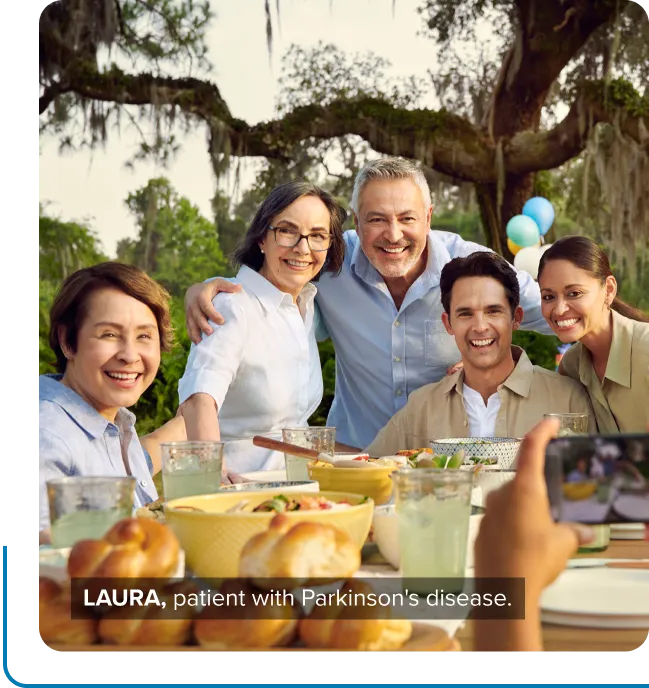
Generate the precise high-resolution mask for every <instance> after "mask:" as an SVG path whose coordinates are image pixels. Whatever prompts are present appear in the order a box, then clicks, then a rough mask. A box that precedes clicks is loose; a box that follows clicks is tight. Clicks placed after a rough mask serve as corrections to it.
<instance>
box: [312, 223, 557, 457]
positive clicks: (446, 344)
mask: <svg viewBox="0 0 649 688" xmlns="http://www.w3.org/2000/svg"><path fill="white" fill-rule="evenodd" d="M488 250H489V249H487V248H485V247H484V246H480V245H479V244H475V243H473V242H470V241H465V240H464V239H462V237H460V236H459V235H458V234H453V233H451V232H442V231H437V230H431V231H430V232H429V235H428V262H427V265H426V269H425V271H424V272H423V273H422V274H421V275H420V276H419V277H418V278H417V280H416V281H415V282H414V284H413V285H412V286H411V287H410V289H409V290H408V293H407V294H406V297H405V299H404V301H403V303H402V304H401V308H399V309H397V308H396V306H395V304H394V301H393V300H392V297H391V296H390V292H389V291H388V288H387V286H386V284H385V282H384V280H383V278H382V277H381V275H380V273H379V272H378V271H377V270H376V268H375V267H374V266H373V265H372V264H371V263H370V261H369V260H368V259H367V256H366V255H365V254H364V253H363V251H362V250H361V245H360V241H359V239H358V236H357V234H356V232H355V231H353V230H352V231H348V232H345V263H344V266H343V269H342V272H341V273H340V275H338V276H336V277H333V276H331V275H330V274H329V273H326V274H324V275H322V277H321V278H320V280H319V281H318V295H317V296H316V304H317V306H318V308H317V311H319V317H318V320H319V323H318V331H317V334H318V339H326V338H327V337H328V336H331V339H332V340H333V343H334V347H335V350H336V396H335V398H334V401H333V404H332V406H331V411H330V413H329V418H328V419H327V424H328V425H333V426H335V427H336V440H337V441H339V442H343V443H344V444H349V445H351V446H355V447H366V446H368V445H369V444H370V443H371V442H372V440H373V439H374V437H375V436H376V435H377V433H378V431H379V430H380V429H381V428H382V427H383V426H384V425H385V424H386V423H387V422H388V420H390V418H391V417H392V416H393V415H394V414H395V413H396V412H397V411H399V409H401V408H403V406H405V404H406V401H407V399H408V395H409V394H410V393H411V392H413V391H414V390H415V389H418V388H419V387H421V386H422V385H425V384H428V383H430V382H437V381H438V380H441V379H442V377H444V375H445V374H446V370H447V368H448V367H449V366H451V365H453V364H455V363H457V362H458V361H459V360H460V352H459V350H458V348H457V346H456V345H455V340H454V338H453V337H452V336H451V335H449V334H447V332H446V330H445V329H444V325H443V323H442V320H441V316H442V312H443V308H442V302H441V293H440V288H439V282H440V276H441V272H442V268H443V267H444V265H446V263H448V262H449V261H450V260H451V259H452V258H457V257H460V256H467V255H469V254H471V253H473V252H475V251H488ZM518 280H519V283H520V290H521V300H520V303H521V306H522V308H523V310H524V311H525V316H524V320H523V324H522V327H523V328H524V329H528V330H536V331H537V332H542V333H544V334H552V331H551V330H550V327H549V326H548V325H547V323H546V322H545V320H544V319H543V316H542V313H541V295H540V291H539V286H538V284H537V283H536V282H535V281H534V280H533V279H532V277H531V276H530V275H529V274H527V273H526V272H518Z"/></svg>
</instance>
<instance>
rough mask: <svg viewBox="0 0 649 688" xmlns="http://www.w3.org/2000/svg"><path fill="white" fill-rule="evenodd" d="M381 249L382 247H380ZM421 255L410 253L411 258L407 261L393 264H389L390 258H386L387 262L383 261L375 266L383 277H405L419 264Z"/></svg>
mask: <svg viewBox="0 0 649 688" xmlns="http://www.w3.org/2000/svg"><path fill="white" fill-rule="evenodd" d="M378 250H379V251H380V249H378ZM419 258H420V256H417V257H415V256H414V255H412V254H410V258H409V260H407V261H404V262H403V263H400V264H399V265H393V264H392V265H391V264H387V265H386V262H387V260H389V259H386V261H385V262H383V261H382V263H381V265H380V266H379V265H374V267H375V268H376V269H377V270H378V271H379V273H380V274H381V276H382V277H389V278H393V277H403V276H404V275H406V274H407V273H408V272H410V270H412V268H413V267H414V266H415V265H416V264H417V261H418V260H419Z"/></svg>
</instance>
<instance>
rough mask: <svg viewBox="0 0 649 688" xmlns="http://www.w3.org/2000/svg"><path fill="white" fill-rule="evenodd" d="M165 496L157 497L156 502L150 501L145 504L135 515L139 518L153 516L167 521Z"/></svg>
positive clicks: (161, 520)
mask: <svg viewBox="0 0 649 688" xmlns="http://www.w3.org/2000/svg"><path fill="white" fill-rule="evenodd" d="M163 505H164V498H163V497H160V499H156V500H155V502H149V503H148V504H145V505H144V506H141V507H139V508H138V509H136V510H135V516H136V517H137V518H152V519H155V520H156V521H159V522H160V523H164V522H165V514H164V506H163Z"/></svg>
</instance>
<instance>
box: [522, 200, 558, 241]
mask: <svg viewBox="0 0 649 688" xmlns="http://www.w3.org/2000/svg"><path fill="white" fill-rule="evenodd" d="M523 215H526V216H527V217H530V218H532V220H534V222H536V224H537V225H538V228H539V232H541V236H543V235H544V234H546V232H547V231H548V230H549V229H550V227H552V223H553V222H554V208H553V207H552V203H550V201H548V199H547V198H543V196H534V198H530V200H529V201H528V202H527V203H526V204H525V205H524V206H523Z"/></svg>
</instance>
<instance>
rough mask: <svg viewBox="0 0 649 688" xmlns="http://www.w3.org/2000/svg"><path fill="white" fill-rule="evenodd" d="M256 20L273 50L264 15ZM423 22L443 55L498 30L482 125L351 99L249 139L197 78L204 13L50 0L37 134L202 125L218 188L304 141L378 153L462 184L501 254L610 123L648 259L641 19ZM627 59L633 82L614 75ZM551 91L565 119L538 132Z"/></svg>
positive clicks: (610, 7)
mask: <svg viewBox="0 0 649 688" xmlns="http://www.w3.org/2000/svg"><path fill="white" fill-rule="evenodd" d="M266 13H267V16H268V19H269V29H268V36H269V41H270V38H271V37H272V29H271V25H270V16H271V13H270V6H269V2H268V0H267V1H266ZM420 13H421V16H422V19H423V21H424V26H425V27H427V30H429V31H430V32H431V35H432V38H433V39H434V40H437V41H438V42H440V43H441V44H445V43H447V44H450V42H451V41H452V40H453V39H454V38H458V37H460V38H462V37H465V38H466V36H467V35H468V33H470V32H471V30H472V27H473V25H474V24H475V22H476V21H478V19H479V18H480V17H481V16H483V15H485V13H486V14H487V15H488V14H489V13H492V15H493V16H494V17H498V18H499V23H498V24H497V27H498V30H499V31H501V32H502V36H503V40H504V44H503V45H504V49H503V51H502V60H501V62H500V64H498V65H497V66H496V69H494V70H493V73H492V74H490V75H489V76H490V78H487V79H486V80H485V83H483V84H482V86H483V87H484V88H486V90H487V93H488V96H489V97H488V99H487V101H486V106H485V107H484V108H483V112H482V113H481V115H482V116H481V117H480V118H479V119H478V118H476V117H470V116H467V114H466V113H458V112H452V111H449V110H447V109H441V110H439V111H432V110H427V109H413V108H410V107H408V106H404V105H400V104H398V103H395V102H393V101H391V100H390V99H389V98H383V97H377V96H376V95H372V94H365V95H364V94H357V95H356V97H354V98H337V99H333V100H330V101H326V102H322V101H316V102H312V103H306V104H300V105H297V106H296V107H294V108H293V109H291V110H289V111H287V112H284V113H282V116H281V117H279V118H278V119H276V120H274V121H268V122H262V123H257V124H249V123H247V122H245V121H242V120H241V119H237V118H235V117H233V116H232V114H231V112H230V110H229V108H228V105H227V103H226V102H225V100H224V99H223V97H222V96H221V94H220V92H219V88H218V85H217V84H216V83H214V82H213V81H212V80H210V79H209V78H208V77H209V72H208V71H207V68H208V66H209V65H208V63H207V56H206V47H205V43H204V30H205V27H206V25H207V22H208V21H209V20H210V10H209V4H208V3H207V2H204V3H196V2H193V1H192V0H180V1H179V2H173V1H172V0H61V1H60V2H55V3H53V4H52V5H50V6H48V8H47V9H46V10H45V11H44V12H43V14H42V17H41V22H40V83H41V96H40V102H39V111H40V113H41V114H42V115H43V117H42V127H43V128H49V129H52V128H54V129H55V130H57V131H59V133H60V134H61V136H62V137H63V142H64V143H65V144H69V145H73V143H74V136H75V134H74V132H73V133H70V123H71V122H72V123H74V122H76V123H80V124H79V126H80V132H81V135H82V136H89V137H90V139H89V142H90V143H91V144H94V143H97V142H98V141H101V140H104V139H105V137H106V135H107V130H108V128H109V127H110V124H111V118H115V121H123V119H124V118H127V120H129V121H130V122H132V123H133V124H134V125H135V126H138V124H137V123H138V115H139V114H146V112H147V111H148V110H151V109H153V112H154V114H155V116H156V118H157V119H156V121H157V122H161V121H163V120H165V121H167V122H169V121H180V122H183V123H184V124H185V125H186V126H195V124H196V122H202V123H204V124H205V125H206V127H207V130H208V132H209V141H210V145H209V151H210V154H211V157H212V161H213V164H214V169H215V172H217V173H220V172H222V171H223V169H224V168H225V166H226V165H227V163H228V160H229V159H230V158H231V156H263V157H266V158H268V159H275V160H290V159H291V158H292V157H294V156H295V155H296V152H297V151H298V150H300V149H301V148H300V147H301V146H302V145H303V142H304V141H305V140H327V139H332V138H336V137H343V136H346V135H350V134H355V135H357V136H360V137H362V138H363V139H364V140H365V141H367V142H368V144H369V145H370V146H371V147H372V148H373V149H374V150H375V151H377V152H379V153H383V154H388V155H401V156H405V157H409V158H415V159H418V160H420V161H421V162H422V163H423V164H424V165H425V166H426V167H428V168H430V169H432V170H435V171H437V172H440V173H443V174H445V175H448V176H449V177H451V178H452V179H454V180H457V181H462V182H470V183H473V184H474V185H475V188H476V193H477V198H478V201H479V204H480V211H481V216H482V220H483V225H484V229H485V233H486V235H487V237H488V241H489V243H490V244H491V246H492V247H493V248H494V249H496V250H497V251H499V252H500V253H502V254H503V255H508V250H507V246H506V240H505V232H504V228H505V225H506V222H507V221H508V219H509V218H511V217H512V216H513V215H515V214H517V213H519V212H520V210H521V208H522V205H523V203H524V202H525V200H526V199H527V198H528V197H529V196H530V195H531V192H532V188H533V180H534V175H535V173H537V172H539V171H541V170H549V169H553V168H556V167H559V166H561V165H562V164H564V163H565V162H567V161H569V160H571V159H573V158H574V157H576V156H578V155H579V154H580V153H582V151H584V150H585V149H586V148H587V146H591V145H592V142H593V141H597V140H598V139H597V130H598V127H599V126H600V125H603V124H608V125H609V127H611V128H612V129H613V130H614V132H615V140H617V141H618V142H621V145H624V146H626V147H627V148H626V149H625V150H626V151H627V154H625V160H626V159H627V158H628V159H629V161H627V162H625V163H624V164H623V165H621V167H620V169H619V171H618V172H617V175H618V178H617V180H616V182H617V185H618V186H621V188H622V189H623V190H625V189H626V190H627V192H628V193H629V194H630V195H632V197H633V200H634V204H633V205H632V207H630V206H629V207H627V206H628V204H627V206H625V207H624V208H623V209H622V210H621V211H620V212H621V213H622V214H623V215H624V218H622V220H621V221H620V223H619V225H620V226H619V232H620V233H624V232H626V233H627V234H628V233H629V232H630V240H631V243H632V244H633V243H636V244H637V243H638V242H641V241H644V242H645V244H646V241H647V228H648V223H647V220H646V216H647V214H648V213H645V212H644V211H645V210H646V205H645V206H642V198H643V197H646V196H649V194H644V192H643V188H644V189H645V191H646V186H645V187H643V185H644V184H645V183H646V179H647V173H648V170H649V167H648V165H647V150H648V147H649V134H648V133H647V131H648V130H649V105H648V100H649V99H648V97H647V95H646V94H645V95H644V96H643V95H642V94H640V93H639V92H638V90H637V89H636V88H634V83H635V85H636V86H637V85H638V84H639V83H642V78H643V77H646V76H647V75H646V74H645V72H646V70H647V62H646V58H647V54H648V52H647V41H646V37H647V36H648V35H649V32H647V18H646V14H644V12H643V10H642V9H641V8H640V7H639V6H638V5H636V4H635V3H632V2H630V1H629V0H542V1H541V0H465V1H463V2H459V1H458V0H426V1H424V2H422V5H421V8H420ZM467 32H468V33H467ZM634 32H644V33H643V35H644V36H645V40H644V42H643V41H640V42H639V43H638V42H635V43H634V44H633V45H634V47H633V49H631V47H629V46H631V43H632V42H633V41H631V38H632V36H633V34H634ZM105 48H111V50H112V51H113V54H114V53H118V54H119V55H120V65H122V66H121V68H118V67H117V66H115V64H113V63H111V62H108V60H107V59H106V58H105V52H106V51H105ZM633 50H635V51H636V53H635V54H633ZM638 51H639V52H638ZM125 60H128V61H129V62H128V63H127V62H126V61H125ZM624 60H630V61H631V62H633V63H634V64H636V65H640V67H639V69H636V70H635V71H633V70H632V73H625V72H624V70H623V69H622V70H620V69H618V70H617V71H615V69H614V68H615V67H616V66H617V67H619V65H620V64H621V63H623V62H624ZM125 64H130V65H131V67H130V68H128V69H127V68H124V65H125ZM612 77H614V78H612ZM645 83H646V82H645ZM559 92H560V94H561V98H562V99H563V102H565V103H567V104H568V105H569V107H568V108H567V113H566V114H565V116H563V118H562V119H560V120H557V121H552V118H545V121H544V115H545V113H546V112H547V111H548V108H549V107H550V106H551V105H552V104H553V103H554V102H556V98H557V94H558V93H559ZM138 108H139V111H138ZM163 138H164V137H163V134H162V130H161V129H157V130H156V136H155V140H154V141H153V142H149V143H145V144H144V145H143V150H142V154H143V155H144V154H147V153H149V152H151V150H153V149H158V148H159V150H161V151H168V150H169V147H168V146H167V147H165V146H163V145H162V143H163V140H162V139H163ZM167 143H169V141H168V140H167ZM172 144H174V145H175V142H172ZM171 148H173V145H172V146H171ZM618 156H619V153H618ZM625 175H627V177H628V178H627V179H625ZM631 177H633V178H631ZM644 203H646V200H645V201H644ZM641 211H642V212H641ZM636 218H638V221H636ZM638 222H639V224H638Z"/></svg>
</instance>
